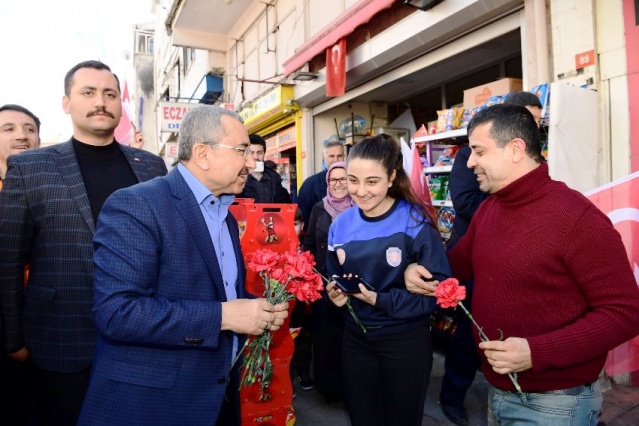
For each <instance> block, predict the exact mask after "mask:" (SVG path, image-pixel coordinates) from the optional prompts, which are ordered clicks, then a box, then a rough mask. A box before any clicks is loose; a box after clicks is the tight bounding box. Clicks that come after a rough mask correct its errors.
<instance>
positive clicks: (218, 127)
mask: <svg viewBox="0 0 639 426" xmlns="http://www.w3.org/2000/svg"><path fill="white" fill-rule="evenodd" d="M223 115H227V116H229V117H232V118H234V119H236V120H238V121H239V122H241V123H243V122H244V120H242V117H241V116H240V115H239V114H238V113H237V112H235V111H231V110H229V109H226V108H221V107H217V106H212V105H202V106H197V107H195V108H193V109H192V110H191V111H189V112H188V113H187V114H186V116H185V117H184V120H183V121H182V124H181V125H180V134H179V136H178V160H180V161H188V160H190V159H191V155H192V154H193V146H194V145H195V144H196V143H203V142H213V143H220V142H221V141H222V139H223V138H224V136H226V129H225V128H224V126H223V125H222V120H221V119H222V116H223Z"/></svg>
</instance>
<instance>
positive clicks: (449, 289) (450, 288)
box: [435, 278, 526, 401]
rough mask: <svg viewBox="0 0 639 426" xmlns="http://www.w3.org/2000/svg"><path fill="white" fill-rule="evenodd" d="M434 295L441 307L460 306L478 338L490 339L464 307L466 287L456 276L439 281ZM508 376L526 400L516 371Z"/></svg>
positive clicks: (520, 396)
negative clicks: (460, 283)
mask: <svg viewBox="0 0 639 426" xmlns="http://www.w3.org/2000/svg"><path fill="white" fill-rule="evenodd" d="M435 297H436V298H437V304H438V305H440V306H441V307H442V308H455V307H457V306H459V307H460V308H462V310H463V311H464V313H465V314H466V316H467V317H468V319H469V320H471V321H472V323H473V325H474V326H475V327H476V328H477V330H478V332H479V338H480V339H481V340H482V341H483V342H487V341H489V340H490V339H489V338H488V336H486V333H484V329H483V328H482V327H480V326H479V324H477V322H476V321H475V318H473V316H472V314H471V313H470V312H469V311H468V309H466V307H465V306H464V304H463V303H462V300H464V299H465V298H466V287H464V286H460V285H459V281H458V280H457V279H456V278H448V279H445V280H444V281H442V282H440V283H439V285H438V286H437V287H436V288H435ZM499 332H500V334H501V337H500V338H499V340H502V339H503V337H504V335H503V333H502V332H501V330H499ZM508 377H509V378H510V381H511V382H512V383H513V385H515V389H517V395H518V396H519V398H521V400H522V401H525V400H526V395H525V394H524V393H523V392H522V390H521V387H520V386H519V383H518V382H517V373H508Z"/></svg>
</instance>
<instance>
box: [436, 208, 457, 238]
mask: <svg viewBox="0 0 639 426" xmlns="http://www.w3.org/2000/svg"><path fill="white" fill-rule="evenodd" d="M454 222H455V209H453V208H451V207H442V208H440V209H439V212H438V213H437V228H438V229H439V232H441V233H442V234H450V233H451V232H452V231H453V223H454Z"/></svg>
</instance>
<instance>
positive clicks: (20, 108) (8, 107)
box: [0, 104, 40, 133]
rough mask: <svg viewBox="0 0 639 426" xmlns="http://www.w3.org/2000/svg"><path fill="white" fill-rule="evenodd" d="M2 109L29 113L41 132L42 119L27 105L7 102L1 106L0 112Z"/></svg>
mask: <svg viewBox="0 0 639 426" xmlns="http://www.w3.org/2000/svg"><path fill="white" fill-rule="evenodd" d="M2 111H16V112H21V113H23V114H26V115H28V116H29V117H31V118H33V121H35V124H36V129H38V133H40V119H39V118H38V117H36V115H35V114H34V113H32V112H31V111H29V110H28V109H26V108H25V107H23V106H20V105H16V104H6V105H3V106H1V107H0V112H2Z"/></svg>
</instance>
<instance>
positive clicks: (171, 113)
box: [160, 101, 198, 132]
mask: <svg viewBox="0 0 639 426" xmlns="http://www.w3.org/2000/svg"><path fill="white" fill-rule="evenodd" d="M197 105H198V104H187V103H183V102H164V101H163V102H160V123H161V128H160V131H162V132H179V131H180V125H181V124H182V120H184V116H185V115H186V114H187V113H188V112H189V111H191V109H192V108H193V107H195V106H197Z"/></svg>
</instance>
